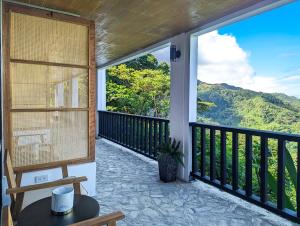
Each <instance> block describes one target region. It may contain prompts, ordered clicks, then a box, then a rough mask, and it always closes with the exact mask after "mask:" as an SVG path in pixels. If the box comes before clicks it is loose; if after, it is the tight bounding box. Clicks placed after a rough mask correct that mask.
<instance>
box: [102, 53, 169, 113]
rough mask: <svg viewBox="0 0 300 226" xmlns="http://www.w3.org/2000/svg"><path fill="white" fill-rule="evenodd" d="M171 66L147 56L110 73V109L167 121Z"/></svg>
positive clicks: (108, 81)
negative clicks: (162, 118) (165, 118)
mask: <svg viewBox="0 0 300 226" xmlns="http://www.w3.org/2000/svg"><path fill="white" fill-rule="evenodd" d="M169 102H170V76H169V66H168V65H167V64H165V63H161V64H159V63H158V62H157V59H156V58H155V57H154V56H153V55H151V54H148V55H146V56H143V57H140V58H138V59H137V60H132V61H129V62H127V63H125V64H121V65H118V66H113V67H111V68H109V69H108V70H107V109H108V110H111V111H118V112H125V113H129V114H138V115H148V116H155V117H167V116H168V112H169V105H170V103H169Z"/></svg>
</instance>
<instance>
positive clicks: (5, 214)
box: [1, 206, 14, 226]
mask: <svg viewBox="0 0 300 226" xmlns="http://www.w3.org/2000/svg"><path fill="white" fill-rule="evenodd" d="M1 225H2V226H13V225H14V224H13V221H12V218H11V214H10V208H9V206H4V207H3V208H2V219H1Z"/></svg>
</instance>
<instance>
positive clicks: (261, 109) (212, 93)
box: [198, 81, 300, 134]
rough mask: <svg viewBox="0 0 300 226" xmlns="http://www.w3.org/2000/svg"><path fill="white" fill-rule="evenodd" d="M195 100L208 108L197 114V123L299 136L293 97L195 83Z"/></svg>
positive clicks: (299, 110)
mask: <svg viewBox="0 0 300 226" xmlns="http://www.w3.org/2000/svg"><path fill="white" fill-rule="evenodd" d="M198 100H200V101H204V102H206V103H208V104H209V106H210V107H209V108H208V109H205V110H204V111H198V121H200V122H204V123H213V124H219V125H228V126H237V127H247V128H255V129H262V130H271V131H280V132H287V133H297V134H299V133H300V99H298V98H296V97H293V96H288V95H285V94H282V93H263V92H256V91H252V90H247V89H243V88H240V87H235V86H231V85H228V84H225V83H222V84H208V83H204V82H201V81H198Z"/></svg>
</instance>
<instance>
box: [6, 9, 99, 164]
mask: <svg viewBox="0 0 300 226" xmlns="http://www.w3.org/2000/svg"><path fill="white" fill-rule="evenodd" d="M8 8H9V7H8ZM31 12H32V11H31ZM91 28H92V26H90V24H89V23H87V24H84V23H74V22H73V21H67V20H58V19H57V18H53V16H52V17H51V18H47V17H45V16H39V15H33V14H32V13H30V14H27V13H26V10H25V11H24V12H19V10H18V12H15V11H14V10H12V9H10V10H9V11H7V31H8V36H7V40H6V41H8V43H9V46H8V50H7V55H8V56H6V59H7V60H9V62H7V67H6V73H5V87H6V90H5V95H6V98H5V106H6V110H7V111H6V112H5V113H6V116H7V117H6V118H7V120H8V121H7V123H6V127H7V130H6V131H7V143H6V147H8V149H9V150H10V152H11V156H12V161H13V166H14V167H15V168H16V169H18V168H19V169H22V168H24V167H25V168H34V167H35V168H36V167H39V166H40V167H41V168H42V166H43V165H45V164H48V165H49V164H50V165H55V164H59V163H62V162H68V161H71V162H74V160H75V162H76V160H81V161H82V160H85V159H86V160H89V159H91V158H93V154H92V152H93V149H94V147H93V143H92V142H91V140H92V139H91V136H92V137H93V138H94V137H95V135H94V134H93V133H94V129H93V128H92V127H93V125H92V122H93V121H94V113H93V112H94V106H93V102H92V101H91V100H90V99H91V98H94V97H92V96H91V93H94V92H93V86H92V85H91V84H92V82H93V77H94V73H93V72H94V70H91V67H93V65H94V63H92V61H91V53H90V50H91V48H90V46H91V44H90V40H91V37H90V35H91V34H92V33H93V32H91Z"/></svg>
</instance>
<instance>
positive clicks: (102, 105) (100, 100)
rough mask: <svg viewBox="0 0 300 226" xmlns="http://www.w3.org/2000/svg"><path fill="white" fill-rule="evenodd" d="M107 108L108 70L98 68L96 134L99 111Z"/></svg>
mask: <svg viewBox="0 0 300 226" xmlns="http://www.w3.org/2000/svg"><path fill="white" fill-rule="evenodd" d="M105 110H106V70H105V69H97V93H96V131H97V132H96V134H97V136H98V131H99V119H98V117H99V115H98V112H97V111H105Z"/></svg>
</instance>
